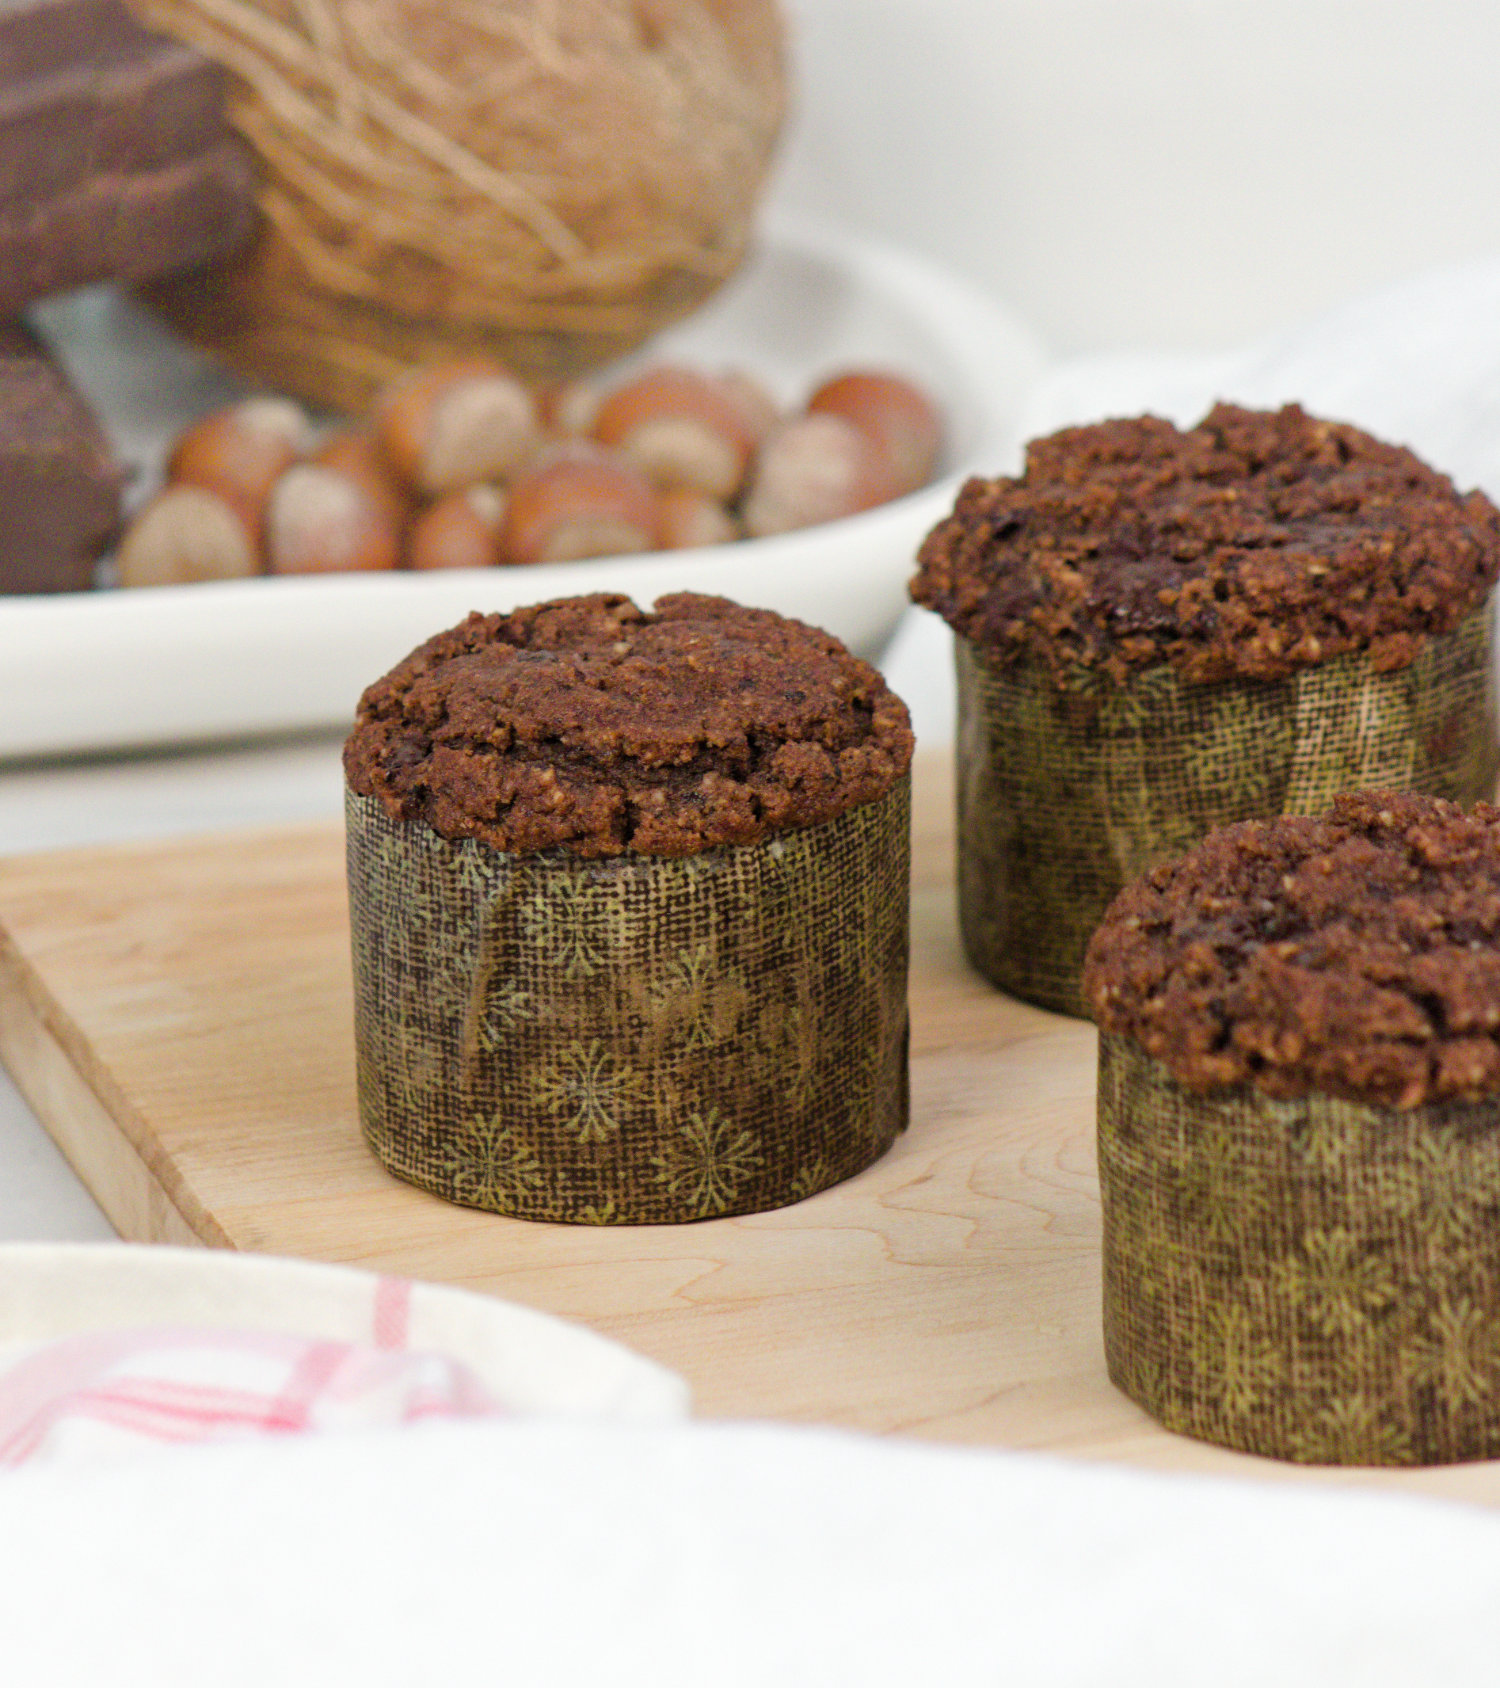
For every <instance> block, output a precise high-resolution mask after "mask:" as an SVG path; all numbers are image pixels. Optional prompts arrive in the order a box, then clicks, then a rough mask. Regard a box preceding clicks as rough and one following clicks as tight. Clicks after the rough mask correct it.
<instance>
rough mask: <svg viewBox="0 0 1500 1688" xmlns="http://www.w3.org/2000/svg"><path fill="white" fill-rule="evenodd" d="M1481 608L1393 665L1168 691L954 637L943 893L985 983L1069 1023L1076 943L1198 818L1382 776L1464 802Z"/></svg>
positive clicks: (1484, 647) (1237, 816)
mask: <svg viewBox="0 0 1500 1688" xmlns="http://www.w3.org/2000/svg"><path fill="white" fill-rule="evenodd" d="M1490 652H1491V619H1490V612H1489V610H1488V608H1486V609H1484V610H1481V611H1479V612H1477V613H1476V614H1474V615H1472V616H1470V617H1469V618H1468V619H1467V620H1466V621H1464V622H1463V623H1462V624H1461V625H1460V626H1459V627H1458V628H1456V629H1455V630H1454V631H1453V632H1452V633H1449V634H1446V635H1444V636H1443V637H1441V638H1434V639H1429V640H1428V642H1427V643H1426V645H1425V646H1424V647H1423V649H1422V651H1421V654H1420V655H1419V656H1418V657H1417V659H1416V661H1415V662H1413V663H1412V664H1411V665H1410V666H1409V667H1407V668H1404V669H1401V670H1398V671H1397V672H1395V673H1390V674H1377V673H1375V672H1374V671H1373V670H1372V668H1371V666H1370V659H1369V656H1368V654H1366V653H1364V652H1360V653H1357V654H1354V655H1350V656H1344V657H1339V658H1336V659H1335V660H1333V661H1331V662H1327V663H1324V664H1323V665H1322V666H1321V667H1317V668H1309V669H1304V670H1302V671H1301V672H1299V673H1297V674H1294V675H1292V676H1290V677H1289V678H1287V679H1285V680H1272V681H1257V682H1249V681H1244V682H1233V683H1225V684H1220V685H1212V686H1191V685H1186V684H1184V683H1183V682H1182V681H1181V680H1180V679H1179V678H1178V676H1177V674H1176V672H1175V671H1174V670H1173V669H1171V668H1168V667H1164V666H1163V667H1157V668H1151V669H1147V670H1145V671H1144V672H1143V673H1141V674H1140V675H1139V676H1137V677H1136V678H1135V679H1134V680H1133V681H1131V682H1130V683H1129V684H1128V685H1126V686H1125V687H1123V688H1116V687H1112V686H1110V685H1107V684H1104V683H1100V684H1099V686H1098V688H1097V690H1096V691H1094V692H1079V691H1074V692H1067V691H1062V690H1060V689H1059V688H1058V686H1057V685H1056V683H1055V682H1054V681H1053V680H1052V678H1051V677H1050V676H1049V675H1048V674H1047V673H1046V672H1045V671H1044V670H1042V669H1040V668H1038V667H1036V666H1034V665H1026V666H1023V667H1020V668H1011V669H1002V668H1000V667H999V666H998V665H996V664H995V663H993V662H992V661H991V660H990V659H989V658H988V657H987V656H986V655H985V654H984V653H983V652H982V651H980V650H978V649H977V648H976V647H975V646H974V645H973V644H972V643H971V642H970V641H968V640H965V639H962V638H960V639H958V640H957V641H956V655H957V665H958V896H959V920H960V926H961V929H962V933H963V940H964V947H965V949H966V951H967V953H968V956H969V959H970V961H971V962H972V963H973V965H974V966H975V967H976V968H977V969H978V970H979V971H980V972H981V973H983V974H984V975H985V977H986V978H988V979H989V980H990V981H991V982H992V983H993V984H996V985H998V986H999V987H1000V988H1001V989H1002V990H1005V991H1008V992H1010V993H1011V994H1012V995H1015V996H1019V997H1022V998H1025V999H1026V1000H1027V1001H1030V1002H1035V1003H1039V1004H1040V1005H1041V1006H1043V1007H1045V1008H1054V1009H1058V1010H1060V1011H1061V1012H1063V1013H1065V1014H1076V1015H1078V1016H1080V1017H1083V1018H1087V1017H1088V1013H1087V1009H1086V1007H1085V1005H1084V1002H1083V997H1082V993H1081V988H1080V973H1081V971H1082V967H1083V957H1084V951H1085V950H1086V949H1087V947H1088V942H1089V939H1090V937H1091V936H1092V935H1093V932H1094V929H1095V927H1096V926H1097V925H1098V924H1099V921H1100V920H1101V919H1102V918H1103V915H1104V911H1105V909H1106V908H1108V906H1109V904H1110V902H1111V901H1112V900H1113V898H1114V896H1115V894H1116V893H1117V892H1118V891H1119V890H1120V889H1121V888H1122V887H1123V886H1124V885H1126V884H1128V883H1129V882H1130V881H1131V880H1132V879H1135V878H1137V877H1138V876H1139V875H1141V874H1143V873H1145V872H1146V871H1147V870H1148V869H1150V868H1153V867H1156V866H1158V865H1159V864H1161V863H1163V862H1166V861H1170V860H1171V859H1172V858H1173V857H1174V856H1177V855H1180V854H1181V853H1182V852H1183V851H1184V850H1185V849H1186V848H1187V847H1188V846H1189V845H1191V844H1193V843H1194V842H1196V840H1198V839H1199V838H1201V837H1202V836H1203V834H1204V833H1206V832H1208V831H1210V830H1211V829H1212V828H1214V827H1216V826H1222V825H1225V824H1226V823H1228V822H1230V821H1237V820H1246V819H1250V818H1253V817H1257V816H1270V815H1277V814H1316V813H1319V812H1320V811H1321V810H1323V809H1325V808H1327V807H1328V805H1329V804H1330V803H1331V802H1332V800H1333V798H1334V797H1335V796H1337V795H1338V794H1339V793H1340V792H1343V791H1353V790H1358V789H1366V790H1369V789H1375V788H1380V787H1394V788H1398V789H1402V790H1410V791H1419V792H1425V793H1427V794H1429V795H1431V796H1435V797H1450V798H1455V799H1457V800H1458V801H1459V802H1461V803H1465V804H1469V803H1474V802H1477V801H1478V800H1479V799H1481V798H1488V797H1490V796H1492V795H1493V793H1494V788H1495V775H1496V770H1497V750H1496V741H1495V727H1494V711H1493V705H1492V699H1491V687H1492V680H1491V676H1492V660H1491V654H1490Z"/></svg>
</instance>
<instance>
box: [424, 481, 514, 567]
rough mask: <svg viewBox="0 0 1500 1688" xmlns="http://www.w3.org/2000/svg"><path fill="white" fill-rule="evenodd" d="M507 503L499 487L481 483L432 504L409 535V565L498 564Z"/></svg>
mask: <svg viewBox="0 0 1500 1688" xmlns="http://www.w3.org/2000/svg"><path fill="white" fill-rule="evenodd" d="M506 502H507V499H506V495H505V493H503V492H502V491H501V490H500V488H499V487H493V486H489V485H487V484H481V485H479V486H471V487H465V488H464V490H463V491H462V492H450V493H449V494H448V496H447V497H446V498H440V499H438V501H437V502H436V503H435V504H429V505H428V506H427V508H426V509H425V510H423V511H422V513H421V514H420V515H419V516H418V517H417V518H416V520H415V521H414V522H413V523H412V525H411V529H410V532H409V533H408V534H407V539H406V566H407V567H408V568H412V569H417V570H420V571H426V570H428V569H483V568H493V567H495V565H496V564H497V563H499V561H500V530H501V525H502V523H503V522H504V519H505V506H506Z"/></svg>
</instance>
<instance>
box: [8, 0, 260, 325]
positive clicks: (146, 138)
mask: <svg viewBox="0 0 1500 1688" xmlns="http://www.w3.org/2000/svg"><path fill="white" fill-rule="evenodd" d="M44 23H46V24H50V25H51V26H53V33H51V34H49V33H48V32H47V31H46V30H43V29H41V28H40V25H42V24H44ZM252 221H253V208H252V198H251V167H250V162H249V157H248V154H247V153H246V152H245V150H244V148H243V146H242V145H241V144H240V142H239V141H237V140H235V139H233V138H232V137H231V136H230V135H229V131H228V129H227V127H226V125H225V122H224V75H223V71H222V70H221V68H220V67H219V66H217V65H215V64H213V63H212V62H211V61H209V60H208V59H206V58H205V57H204V56H203V55H202V54H201V53H198V52H197V51H195V50H194V49H192V48H190V47H185V46H182V45H180V44H179V43H177V42H175V41H170V40H168V39H166V38H165V37H163V36H160V35H154V34H152V33H150V32H149V31H147V30H145V29H143V28H141V26H140V25H139V24H137V23H135V22H134V21H133V20H132V19H131V18H130V17H129V15H128V14H127V13H125V12H124V11H123V9H122V8H120V7H118V6H109V5H100V4H98V0H92V3H89V4H85V3H83V0H41V3H40V4H38V3H36V0H32V3H30V4H26V5H22V6H9V7H6V8H5V15H4V16H3V18H0V315H10V314H14V313H15V312H16V311H17V310H19V309H20V308H21V307H22V306H24V305H26V304H28V303H30V302H31V301H32V300H34V299H40V298H44V297H45V296H46V295H48V294H49V293H56V292H61V291H63V290H65V289H68V288H73V287H79V286H83V285H84V284H86V283H89V282H96V281H107V280H112V281H126V282H130V281H143V280H147V279H149V278H152V277H156V276H161V275H164V274H168V273H172V272H175V271H178V270H183V269H188V268H191V267H193V266H195V265H197V264H200V263H203V262H205V261H207V260H208V259H210V258H214V257H218V256H220V255H222V254H223V253H225V252H228V251H230V250H232V249H233V248H234V247H235V246H237V245H238V244H239V243H240V242H241V241H242V240H243V239H244V238H245V237H246V235H247V234H248V233H249V232H250V229H251V227H252Z"/></svg>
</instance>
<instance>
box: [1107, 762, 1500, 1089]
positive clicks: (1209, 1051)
mask: <svg viewBox="0 0 1500 1688" xmlns="http://www.w3.org/2000/svg"><path fill="white" fill-rule="evenodd" d="M1084 994H1085V997H1086V999H1087V1001H1088V1002H1089V1004H1090V1005H1091V1007H1092V1009H1093V1011H1094V1015H1095V1018H1096V1019H1097V1020H1098V1022H1099V1024H1100V1025H1101V1026H1103V1027H1105V1028H1106V1029H1107V1030H1110V1031H1114V1032H1120V1033H1123V1034H1125V1035H1127V1036H1129V1037H1132V1038H1134V1039H1135V1040H1136V1041H1137V1042H1138V1043H1139V1044H1140V1045H1141V1047H1142V1048H1143V1049H1145V1050H1146V1052H1147V1053H1148V1054H1150V1055H1152V1056H1154V1057H1155V1058H1156V1059H1157V1060H1159V1061H1160V1062H1161V1063H1162V1064H1163V1065H1164V1066H1166V1067H1167V1068H1168V1070H1169V1071H1170V1072H1171V1073H1172V1075H1173V1076H1174V1077H1175V1078H1176V1079H1177V1080H1178V1081H1179V1082H1180V1083H1182V1084H1183V1085H1185V1086H1187V1087H1188V1088H1189V1089H1192V1090H1196V1091H1212V1090H1217V1089H1223V1088H1226V1087H1232V1086H1236V1085H1240V1084H1252V1085H1255V1086H1258V1087H1259V1088H1260V1089H1261V1090H1263V1091H1265V1092H1267V1093H1268V1094H1269V1095H1272V1096H1278V1097H1291V1096H1301V1095H1306V1094H1308V1093H1310V1092H1314V1091H1317V1092H1322V1093H1324V1094H1327V1095H1332V1096H1341V1097H1344V1098H1345V1099H1347V1100H1349V1101H1355V1102H1364V1103H1371V1104H1376V1105H1388V1106H1394V1107H1398V1108H1408V1107H1416V1106H1418V1105H1419V1104H1422V1103H1430V1102H1441V1101H1444V1100H1456V1099H1465V1100H1472V1099H1476V1098H1478V1097H1481V1096H1488V1095H1494V1094H1496V1093H1500V809H1496V808H1494V807H1492V806H1491V805H1489V804H1487V803H1480V804H1478V805H1476V807H1475V808H1474V809H1473V810H1472V811H1467V810H1464V809H1463V808H1461V807H1460V806H1459V805H1458V804H1455V803H1449V802H1446V801H1444V800H1443V799H1441V798H1436V797H1418V796H1412V795H1408V794H1397V793H1393V792H1363V793H1359V794H1357V795H1349V796H1344V797H1340V798H1338V799H1337V800H1336V801H1335V803H1334V805H1333V807H1332V809H1330V810H1329V811H1328V813H1327V814H1326V815H1323V816H1317V817H1312V816H1282V817H1280V818H1278V819H1275V820H1268V821H1241V822H1238V823H1237V824H1235V825H1233V826H1227V827H1223V828H1221V829H1220V830H1218V831H1216V832H1213V833H1210V834H1209V836H1208V837H1207V838H1205V839H1204V840H1203V841H1202V842H1201V843H1199V844H1198V845H1196V846H1195V847H1194V848H1193V849H1192V850H1191V851H1189V852H1188V853H1187V854H1186V855H1185V856H1182V857H1181V858H1179V859H1178V860H1177V861H1175V862H1173V863H1171V864H1169V865H1168V866H1166V867H1162V868H1158V869H1157V870H1155V871H1154V872H1153V873H1151V874H1149V875H1147V876H1146V877H1145V878H1144V879H1140V880H1137V881H1136V882H1135V883H1134V884H1132V885H1129V886H1127V887H1126V888H1125V890H1123V891H1122V892H1121V893H1120V894H1119V896H1118V897H1116V899H1115V900H1114V902H1113V903H1112V904H1111V905H1110V908H1109V912H1108V914H1107V915H1106V916H1105V919H1104V921H1103V923H1102V925H1101V926H1100V927H1099V929H1098V931H1097V932H1096V933H1095V935H1094V938H1093V941H1092V943H1091V944H1090V946H1089V952H1088V960H1087V963H1086V966H1085V969H1084Z"/></svg>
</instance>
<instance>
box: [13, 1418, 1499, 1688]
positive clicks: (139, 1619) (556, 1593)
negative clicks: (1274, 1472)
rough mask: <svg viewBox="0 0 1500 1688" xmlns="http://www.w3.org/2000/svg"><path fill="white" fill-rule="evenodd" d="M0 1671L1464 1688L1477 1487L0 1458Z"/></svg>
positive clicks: (880, 1465) (483, 1461)
mask: <svg viewBox="0 0 1500 1688" xmlns="http://www.w3.org/2000/svg"><path fill="white" fill-rule="evenodd" d="M0 1568H3V1574H0V1636H3V1638H4V1639H3V1642H0V1657H3V1660H4V1667H3V1668H4V1675H5V1680H6V1681H7V1682H14V1683H17V1684H25V1685H26V1688H53V1685H70V1688H71V1685H81V1684H94V1683H106V1682H107V1683H109V1684H110V1685H111V1688H189V1685H191V1688H200V1685H201V1684H204V1683H212V1684H213V1688H267V1685H269V1684H275V1685H276V1688H329V1685H331V1684H358V1685H359V1688H440V1685H442V1684H445V1683H459V1682H473V1683H496V1684H504V1685H505V1688H574V1685H575V1684H576V1685H578V1688H594V1685H595V1684H599V1683H606V1682H607V1683H610V1684H612V1685H615V1688H773V1685H774V1688H841V1685H844V1684H848V1685H850V1688H856V1685H857V1688H929V1685H933V1688H936V1685H941V1688H968V1685H971V1684H985V1685H990V1684H993V1685H994V1688H1001V1685H1004V1688H1103V1685H1104V1684H1108V1685H1110V1688H1266V1685H1267V1684H1274V1685H1275V1688H1336V1685H1340V1684H1358V1685H1359V1688H1428V1685H1432V1688H1466V1685H1468V1684H1481V1683H1493V1682H1494V1681H1495V1680H1496V1678H1497V1674H1500V1665H1497V1663H1496V1634H1497V1626H1500V1617H1497V1613H1500V1515H1494V1514H1489V1513H1485V1512H1481V1511H1478V1510H1470V1509H1466V1508H1463V1507H1459V1506H1454V1505H1448V1504H1445V1503H1441V1502H1436V1501H1427V1500H1418V1499H1413V1498H1407V1497H1393V1496H1387V1495H1378V1494H1373V1493H1352V1492H1348V1491H1347V1490H1338V1491H1333V1490H1329V1489H1325V1488H1312V1487H1292V1486H1290V1485H1286V1486H1279V1485H1258V1484H1257V1485H1252V1484H1239V1483H1231V1482H1225V1481H1221V1480H1212V1481H1210V1480H1204V1479H1184V1478H1172V1477H1164V1476H1156V1475H1147V1474H1143V1473H1134V1472H1129V1471H1125V1470H1119V1469H1110V1468H1105V1467H1091V1466H1087V1465H1082V1464H1079V1465H1069V1464H1066V1463H1063V1462H1061V1461H1057V1460H1052V1459H1047V1458H1042V1457H1037V1456H1027V1455H1015V1454H1011V1455H1007V1454H1000V1453H990V1452H981V1451H970V1450H956V1449H941V1448H936V1447H925V1446H921V1445H918V1444H915V1443H903V1442H895V1441H879V1440H875V1439H873V1438H866V1437H860V1436H854V1435H850V1434H843V1433H838V1432H833V1431H816V1430H800V1429H789V1428H774V1427H770V1426H742V1425H705V1424H683V1425H679V1426H676V1427H671V1428H664V1427H646V1426H611V1427H606V1426H602V1425H594V1426H585V1425H580V1424H572V1425H567V1424H559V1423H554V1424H540V1423H537V1422H536V1421H531V1422H525V1421H519V1420H496V1421H479V1422H470V1423H464V1424H458V1423H444V1424H434V1425H430V1426H426V1427H418V1428H415V1429H410V1430H405V1431H387V1432H380V1433H374V1434H369V1435H354V1436H342V1437H337V1438H292V1439H289V1440H286V1441H283V1442H280V1443H271V1442H254V1443H242V1444H236V1445H225V1446H219V1447H210V1448H187V1449H178V1450H171V1451H165V1452H159V1453H156V1454H153V1455H150V1456H147V1457H145V1458H143V1459H139V1460H135V1461H132V1462H130V1463H129V1464H125V1465H119V1466H112V1467H107V1468H103V1469H97V1470H85V1469H83V1468H78V1467H63V1466H52V1467H46V1468H43V1467H36V1468H33V1469H31V1470H28V1471H21V1472H17V1473H14V1474H13V1475H11V1476H10V1477H8V1478H6V1479H5V1480H4V1481H3V1482H0Z"/></svg>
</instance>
